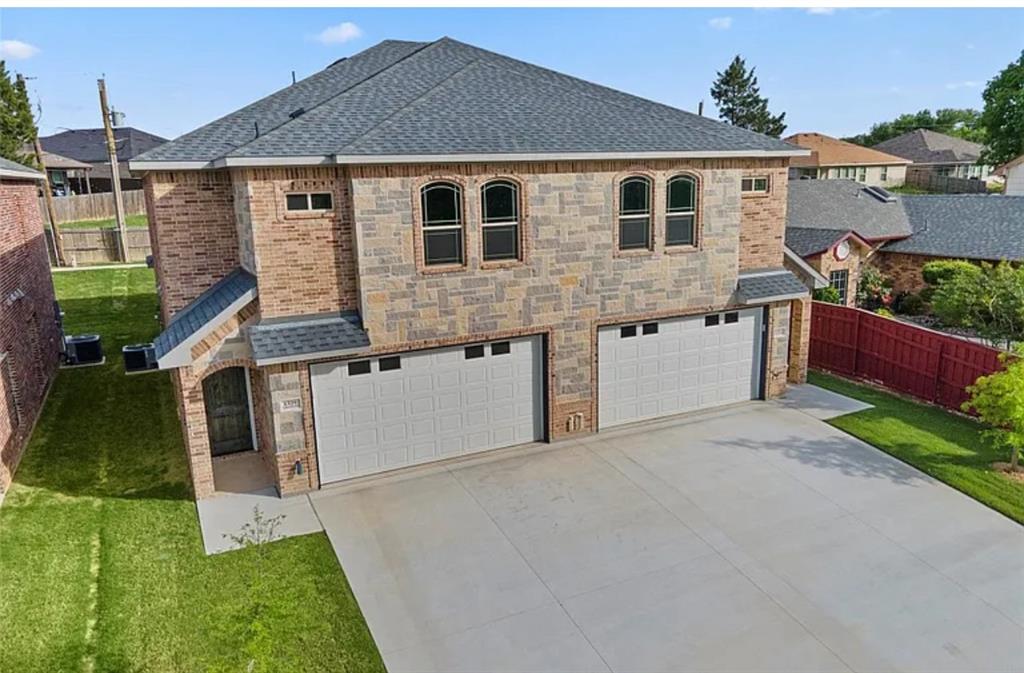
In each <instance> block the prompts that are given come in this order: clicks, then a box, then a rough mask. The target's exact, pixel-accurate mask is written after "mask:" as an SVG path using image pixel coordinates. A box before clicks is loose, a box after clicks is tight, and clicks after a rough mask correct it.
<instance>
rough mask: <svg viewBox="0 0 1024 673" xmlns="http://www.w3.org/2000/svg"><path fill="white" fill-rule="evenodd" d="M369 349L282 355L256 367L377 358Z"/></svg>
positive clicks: (267, 359)
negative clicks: (327, 360)
mask: <svg viewBox="0 0 1024 673" xmlns="http://www.w3.org/2000/svg"><path fill="white" fill-rule="evenodd" d="M367 348H369V346H367V347H365V348H340V349H337V350H331V351H317V352H313V353H297V354H295V355H281V356H279V357H276V358H263V359H257V360H256V366H257V367H266V366H267V365H279V364H284V363H286V362H305V361H307V360H324V359H327V358H342V357H346V356H349V355H365V356H367V357H376V356H371V354H370V353H368V352H367ZM403 352H404V351H403ZM409 352H412V351H409ZM395 355H401V353H395ZM380 357H388V354H384V355H381V356H380Z"/></svg>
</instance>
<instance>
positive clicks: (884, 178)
mask: <svg viewBox="0 0 1024 673" xmlns="http://www.w3.org/2000/svg"><path fill="white" fill-rule="evenodd" d="M878 175H879V178H878V179H879V181H880V182H888V181H889V167H888V166H882V167H881V168H880V169H879V170H878Z"/></svg>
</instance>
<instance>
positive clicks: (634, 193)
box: [619, 175, 651, 250]
mask: <svg viewBox="0 0 1024 673" xmlns="http://www.w3.org/2000/svg"><path fill="white" fill-rule="evenodd" d="M650 247H651V181H650V180H648V179H647V178H645V177H643V176H640V175H634V176H632V177H628V178H626V179H624V180H623V181H622V182H621V183H619V250H636V249H641V248H650Z"/></svg>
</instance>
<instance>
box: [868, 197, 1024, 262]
mask: <svg viewBox="0 0 1024 673" xmlns="http://www.w3.org/2000/svg"><path fill="white" fill-rule="evenodd" d="M902 201H903V207H904V208H905V209H906V211H907V214H908V216H909V218H910V222H911V223H912V225H913V227H914V234H913V236H911V237H910V238H905V239H903V240H900V241H893V242H891V243H888V244H886V246H885V247H884V248H883V251H885V252H905V253H913V254H918V255H929V256H933V257H955V258H964V259H989V260H997V259H1008V260H1011V261H1024V196H998V195H988V194H934V195H932V194H929V195H920V196H904V197H903V199H902Z"/></svg>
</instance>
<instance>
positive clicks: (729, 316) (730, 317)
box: [725, 313, 740, 325]
mask: <svg viewBox="0 0 1024 673" xmlns="http://www.w3.org/2000/svg"><path fill="white" fill-rule="evenodd" d="M739 321H740V314H739V313H726V314H725V324H726V325H731V324H733V323H734V322H739Z"/></svg>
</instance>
